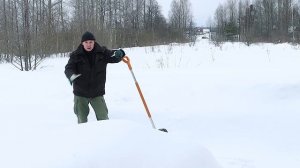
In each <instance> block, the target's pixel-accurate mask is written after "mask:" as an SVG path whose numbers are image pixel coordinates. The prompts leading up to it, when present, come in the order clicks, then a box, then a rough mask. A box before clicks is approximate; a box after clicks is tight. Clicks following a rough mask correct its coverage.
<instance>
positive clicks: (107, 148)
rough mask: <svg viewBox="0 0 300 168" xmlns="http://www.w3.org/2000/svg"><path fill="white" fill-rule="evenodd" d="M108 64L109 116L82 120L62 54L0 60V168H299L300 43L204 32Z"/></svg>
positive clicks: (139, 50) (131, 52) (129, 51)
mask: <svg viewBox="0 0 300 168" xmlns="http://www.w3.org/2000/svg"><path fill="white" fill-rule="evenodd" d="M125 51H126V53H127V55H128V56H129V57H130V58H131V62H132V65H133V71H134V72H135V75H136V77H137V80H138V81H139V84H140V86H141V89H142V90H143V93H144V96H145V98H146V101H147V103H148V106H149V108H150V111H151V113H152V117H153V120H154V123H155V124H156V127H157V128H166V129H167V130H168V131H169V133H164V132H161V131H158V130H153V129H152V128H151V124H150V122H149V120H148V118H147V115H146V113H145V110H144V108H143V105H142V103H141V100H140V98H139V96H138V93H137V91H136V88H135V85H134V82H133V80H132V77H131V74H130V72H129V70H128V68H127V65H126V64H125V63H123V62H121V63H119V64H110V65H109V66H108V74H107V84H106V95H105V99H106V103H107V105H108V108H109V117H110V120H108V121H100V122H98V121H96V120H95V115H94V112H93V110H91V112H90V116H89V121H90V122H89V123H87V124H81V125H78V124H77V122H76V116H75V115H74V113H73V94H72V87H71V86H70V84H69V83H68V81H67V79H66V78H65V75H64V66H65V64H66V63H67V60H68V58H51V59H47V60H45V61H44V62H43V63H42V65H41V66H40V67H39V68H38V70H37V71H33V72H20V71H18V70H17V69H15V68H14V67H13V66H12V65H10V64H1V65H0V74H1V82H0V93H1V96H0V107H1V110H0V115H1V119H2V121H1V122H0V133H1V138H0V167H3V168H83V167H84V168H100V167H103V168H121V167H122V168H219V167H222V168H283V167H286V168H299V167H300V134H299V133H300V122H299V121H300V113H299V108H300V54H299V53H300V47H299V46H291V45H289V44H278V45H274V44H257V45H252V46H250V47H247V46H245V45H244V44H241V43H224V44H222V45H221V46H219V47H216V46H214V45H213V44H211V43H209V42H208V41H207V40H202V39H200V40H199V41H198V42H197V43H196V44H195V45H194V46H189V45H188V44H181V45H179V44H173V45H167V46H155V47H146V48H130V49H125Z"/></svg>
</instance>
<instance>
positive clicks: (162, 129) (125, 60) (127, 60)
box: [123, 56, 168, 132]
mask: <svg viewBox="0 0 300 168" xmlns="http://www.w3.org/2000/svg"><path fill="white" fill-rule="evenodd" d="M123 62H125V63H126V64H127V65H128V68H129V70H130V72H131V75H132V77H133V80H134V82H135V86H136V88H137V90H138V92H139V95H140V97H141V99H142V102H143V104H144V107H145V110H146V112H147V115H148V118H149V120H150V122H151V125H152V128H153V129H156V127H155V125H154V122H153V120H152V117H151V113H150V110H149V108H148V106H147V103H146V100H145V98H144V96H143V93H142V90H141V88H140V85H139V83H138V82H137V80H136V78H135V75H134V73H133V71H132V66H131V64H130V59H129V57H128V56H124V57H123ZM158 130H160V131H163V132H168V130H167V129H165V128H160V129H158Z"/></svg>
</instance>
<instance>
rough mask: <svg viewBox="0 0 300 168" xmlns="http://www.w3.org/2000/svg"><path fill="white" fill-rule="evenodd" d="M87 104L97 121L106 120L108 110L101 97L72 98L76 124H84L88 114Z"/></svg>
mask: <svg viewBox="0 0 300 168" xmlns="http://www.w3.org/2000/svg"><path fill="white" fill-rule="evenodd" d="M89 104H91V106H92V107H93V109H94V111H95V114H96V118H97V120H108V110H107V106H106V103H105V100H104V97H103V96H98V97H95V98H85V97H80V96H76V95H75V96H74V112H75V114H76V115H77V118H78V123H79V124H80V123H86V122H87V121H88V115H89V112H90V108H89Z"/></svg>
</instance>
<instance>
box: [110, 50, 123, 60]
mask: <svg viewBox="0 0 300 168" xmlns="http://www.w3.org/2000/svg"><path fill="white" fill-rule="evenodd" d="M124 56H125V51H124V50H122V49H119V50H116V51H115V52H114V54H113V55H112V57H116V58H118V59H122V58H123V57H124Z"/></svg>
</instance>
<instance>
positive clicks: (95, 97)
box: [65, 32, 125, 123]
mask: <svg viewBox="0 0 300 168" xmlns="http://www.w3.org/2000/svg"><path fill="white" fill-rule="evenodd" d="M95 40H96V39H95V36H94V35H93V34H92V33H90V32H85V33H84V34H83V35H82V38H81V44H80V45H79V46H78V48H77V49H76V50H75V51H74V52H72V53H71V54H70V59H69V61H68V63H67V65H66V66H65V74H66V76H67V78H68V79H69V81H70V83H71V85H72V84H73V93H74V112H75V114H76V115H77V118H78V123H86V122H87V121H88V119H87V118H88V115H89V111H90V109H89V104H91V106H92V107H93V109H94V111H95V114H96V118H97V120H107V119H108V110H107V106H106V103H105V100H104V97H103V95H104V94H105V81H106V67H107V64H108V63H118V62H120V61H121V60H122V58H123V57H124V56H125V52H124V51H123V50H122V49H119V50H109V49H107V48H105V47H102V46H100V45H99V44H98V43H97V42H96V41H95Z"/></svg>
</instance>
